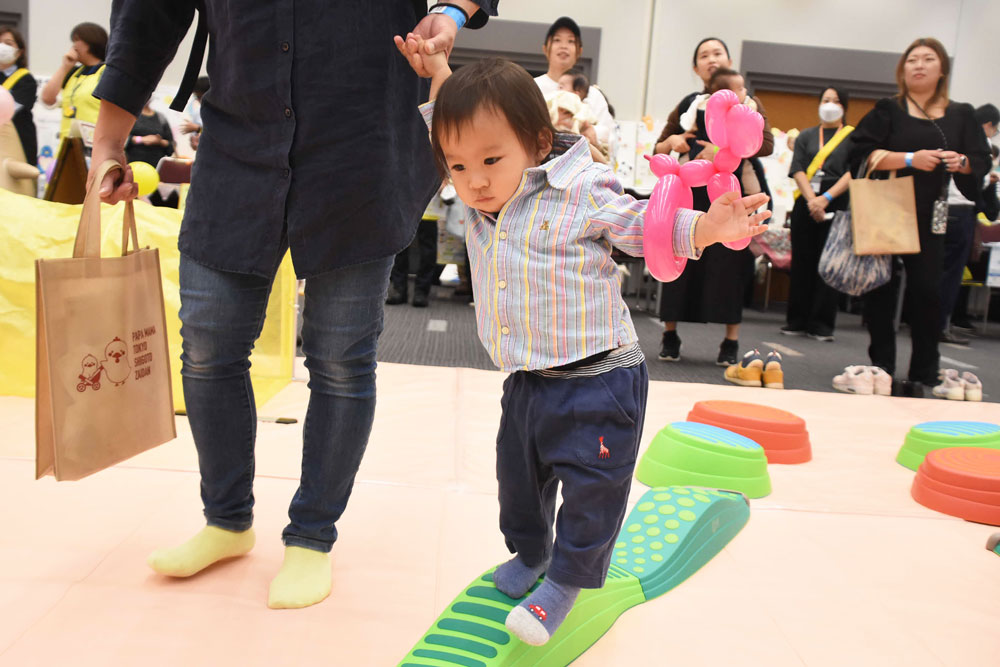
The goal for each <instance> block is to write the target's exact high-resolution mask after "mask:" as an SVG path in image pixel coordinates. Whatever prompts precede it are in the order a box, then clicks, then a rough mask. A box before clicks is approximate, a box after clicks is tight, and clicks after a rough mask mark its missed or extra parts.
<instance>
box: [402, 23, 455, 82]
mask: <svg viewBox="0 0 1000 667" xmlns="http://www.w3.org/2000/svg"><path fill="white" fill-rule="evenodd" d="M449 20H451V19H449ZM393 41H394V42H395V43H396V48H397V49H398V50H399V52H400V53H401V54H403V57H404V58H406V60H407V62H409V63H410V67H412V68H413V71H415V72H416V73H417V74H418V75H419V76H422V77H431V78H433V77H434V76H436V75H438V74H441V73H443V72H445V71H448V69H449V68H448V55H447V54H446V53H445V52H444V51H435V52H429V51H430V48H431V44H430V42H428V41H427V40H425V39H424V38H423V37H421V36H420V35H417V34H414V33H412V32H411V33H408V34H407V35H406V39H403V38H402V37H400V36H399V35H396V36H395V37H394V38H393Z"/></svg>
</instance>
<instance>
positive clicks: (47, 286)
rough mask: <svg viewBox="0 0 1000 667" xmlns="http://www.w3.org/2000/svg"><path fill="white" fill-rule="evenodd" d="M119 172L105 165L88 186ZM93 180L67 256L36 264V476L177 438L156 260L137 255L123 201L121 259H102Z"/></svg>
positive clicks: (69, 473)
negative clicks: (68, 256) (70, 250)
mask: <svg viewBox="0 0 1000 667" xmlns="http://www.w3.org/2000/svg"><path fill="white" fill-rule="evenodd" d="M121 168H122V167H121V165H119V164H118V163H117V162H115V161H113V160H109V161H107V162H105V163H104V164H103V165H101V168H100V170H99V171H98V173H97V178H96V181H95V182H94V183H97V184H99V183H100V182H101V180H103V178H104V176H105V174H107V173H108V172H109V171H112V170H114V169H121ZM94 183H91V184H90V185H91V187H90V189H89V191H88V193H87V196H86V200H85V201H84V204H83V210H82V212H81V215H80V227H79V229H78V230H77V234H76V244H75V246H74V248H73V257H72V258H66V259H39V260H36V261H35V294H36V300H37V304H36V305H37V311H38V316H37V317H38V319H37V330H36V345H37V348H36V349H37V357H36V369H35V370H36V380H35V383H36V392H35V448H36V457H35V476H36V479H38V478H41V477H43V476H44V475H54V476H55V478H56V479H57V480H75V479H80V478H82V477H86V476H87V475H90V474H93V473H95V472H97V471H99V470H103V469H104V468H107V467H109V466H112V465H114V464H116V463H119V462H120V461H124V460H125V459H127V458H129V457H131V456H135V455H136V454H138V453H140V452H144V451H146V450H147V449H150V448H152V447H155V446H157V445H160V444H162V443H164V442H167V441H169V440H172V439H174V438H175V437H176V436H177V434H176V431H175V429H174V408H173V402H172V398H171V388H170V359H169V357H168V354H167V338H166V323H165V321H164V316H163V288H162V285H161V282H160V256H159V253H158V252H157V251H156V250H155V249H152V250H151V249H149V248H143V249H139V243H138V238H137V232H136V226H135V212H134V210H133V207H132V202H127V203H126V204H125V219H124V221H123V224H122V254H121V256H120V257H101V203H100V197H99V194H98V187H97V185H95V184H94ZM130 238H131V242H132V250H131V251H129V250H128V243H129V240H130Z"/></svg>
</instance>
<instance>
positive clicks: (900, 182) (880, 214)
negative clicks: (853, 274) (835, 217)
mask: <svg viewBox="0 0 1000 667" xmlns="http://www.w3.org/2000/svg"><path fill="white" fill-rule="evenodd" d="M888 154H889V151H885V150H877V151H874V152H873V153H872V155H871V157H870V158H869V159H868V171H867V174H864V175H862V176H861V178H855V179H852V180H851V185H850V188H851V231H852V232H853V234H854V254H855V255H912V254H916V253H918V252H920V235H919V234H918V233H917V206H916V200H915V198H914V193H913V177H912V176H904V177H903V178H897V176H896V172H895V171H893V172H890V174H889V178H888V179H887V180H874V179H870V178H868V177H867V176H868V175H870V174H871V172H872V171H874V170H875V167H877V166H878V163H879V162H881V161H882V160H883V159H885V157H886V156H887V155H888Z"/></svg>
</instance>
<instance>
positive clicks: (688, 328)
mask: <svg viewBox="0 0 1000 667" xmlns="http://www.w3.org/2000/svg"><path fill="white" fill-rule="evenodd" d="M453 291H454V290H453V289H452V288H450V287H435V288H434V290H433V291H432V293H431V302H430V306H429V307H428V308H414V307H412V306H411V305H409V304H403V305H397V306H386V308H385V331H384V332H383V334H382V338H381V339H380V341H379V354H378V358H379V361H386V362H393V363H403V364H418V365H425V366H453V367H454V366H460V367H467V368H481V369H489V370H493V369H494V366H493V363H492V362H491V361H490V358H489V356H488V355H487V354H486V351H485V350H484V349H483V347H482V345H481V344H480V342H479V338H478V337H477V335H476V320H475V313H474V309H473V308H472V307H471V306H470V305H469V304H467V303H465V302H464V301H461V300H458V299H456V298H455V297H454V296H453ZM635 301H636V300H635V299H634V298H630V299H629V300H628V302H629V304H630V305H634V304H635ZM743 317H744V321H743V325H742V327H741V331H740V353H741V354H742V353H743V352H744V351H746V350H747V349H749V348H751V347H757V348H758V349H759V350H760V351H761V352H762V353H763V354H766V353H767V352H768V351H769V350H771V349H777V350H778V351H779V352H781V353H782V355H783V356H784V364H783V368H784V371H785V386H786V388H789V389H805V390H810V391H833V389H832V387H831V384H830V381H831V378H833V376H834V375H836V374H838V373H840V372H841V371H842V370H843V368H844V367H845V366H847V365H850V364H866V363H868V361H867V360H868V354H867V348H868V334H867V332H866V331H865V329H864V327H863V326H862V323H861V317H860V316H858V315H851V314H847V313H840V314H839V316H838V317H839V319H838V323H837V332H836V341H834V342H832V343H824V342H819V341H815V340H812V339H810V338H804V337H791V336H784V335H782V334H781V333H779V331H778V330H779V329H780V327H781V326H782V325H783V324H784V310H783V306H782V305H781V304H778V305H777V306H772V308H771V309H770V310H768V311H762V310H755V309H746V310H745V311H744V315H743ZM632 319H633V321H634V322H635V325H636V330H637V332H638V334H639V342H640V345H641V346H642V349H643V351H644V352H645V354H646V359H647V360H648V365H649V377H650V379H652V380H668V381H672V382H703V383H710V384H711V383H716V384H726V381H725V380H724V379H723V377H722V376H723V369H722V368H719V367H718V366H716V364H715V361H716V356H717V355H718V351H719V343H720V342H721V341H722V338H723V333H724V329H723V327H722V325H719V324H684V323H682V324H681V325H680V327H679V334H680V337H681V341H682V346H681V360H680V361H679V362H662V361H659V360H657V358H656V355H657V352H658V351H659V345H660V336H661V335H662V332H663V325H662V324H661V323H660V322H659V321H657V320H656V318H655V313H652V314H651V313H648V312H645V311H644V310H642V309H641V306H640V307H635V308H633V310H632ZM977 326H978V327H979V329H980V331H979V333H978V335H976V336H973V337H971V341H972V342H971V345H969V346H967V347H966V346H959V345H950V344H942V345H941V347H940V352H941V366H942V367H944V368H956V369H958V370H960V371H963V370H969V371H972V372H973V373H975V374H976V375H978V376H979V378H980V380H981V381H982V383H983V387H984V394H985V396H984V400H986V401H993V402H1000V363H998V361H1000V324H998V323H996V322H992V323H991V324H990V326H989V327H988V328H987V329H986V330H985V331H984V330H983V328H982V325H981V323H980V324H978V325H977ZM909 359H910V339H909V330H908V329H907V328H906V327H905V325H904V327H903V328H902V329H901V330H900V332H899V335H898V336H897V368H898V369H899V373H898V374H899V375H900V376H904V377H905V371H906V368H907V366H908V364H909Z"/></svg>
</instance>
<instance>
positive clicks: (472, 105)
mask: <svg viewBox="0 0 1000 667" xmlns="http://www.w3.org/2000/svg"><path fill="white" fill-rule="evenodd" d="M479 109H490V110H493V111H496V112H498V113H501V114H503V115H504V117H506V119H507V122H508V123H510V126H511V127H512V128H513V129H514V133H515V134H516V135H517V138H518V140H519V141H520V142H521V145H522V146H523V147H524V150H525V151H527V152H528V153H535V152H537V151H538V150H539V149H541V148H542V147H543V146H545V145H546V144H551V142H552V141H553V140H554V138H555V133H556V130H555V128H554V127H553V126H552V121H551V119H550V118H549V110H548V108H547V107H546V106H545V98H544V97H543V96H542V91H541V90H539V88H538V85H537V84H536V83H535V80H534V79H532V78H531V75H530V74H528V72H527V71H526V70H525V69H524V68H523V67H521V66H520V65H517V64H515V63H512V62H511V61H509V60H506V59H504V58H485V59H483V60H480V61H479V62H477V63H474V64H472V65H466V66H464V67H462V68H460V69H459V70H458V71H457V72H455V73H454V74H453V75H451V76H450V77H449V78H448V80H447V81H445V82H444V83H443V84H442V85H441V89H440V90H439V91H438V96H437V101H436V102H435V103H434V122H433V123H432V124H431V146H432V147H433V150H434V161H435V162H436V163H437V167H438V171H439V172H441V175H442V176H447V175H448V163H447V161H446V160H445V159H444V152H443V151H442V150H441V137H443V136H445V135H448V134H453V133H460V132H461V129H462V126H463V125H467V124H468V123H470V122H471V121H472V117H473V116H474V115H475V114H476V111H478V110H479Z"/></svg>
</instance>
